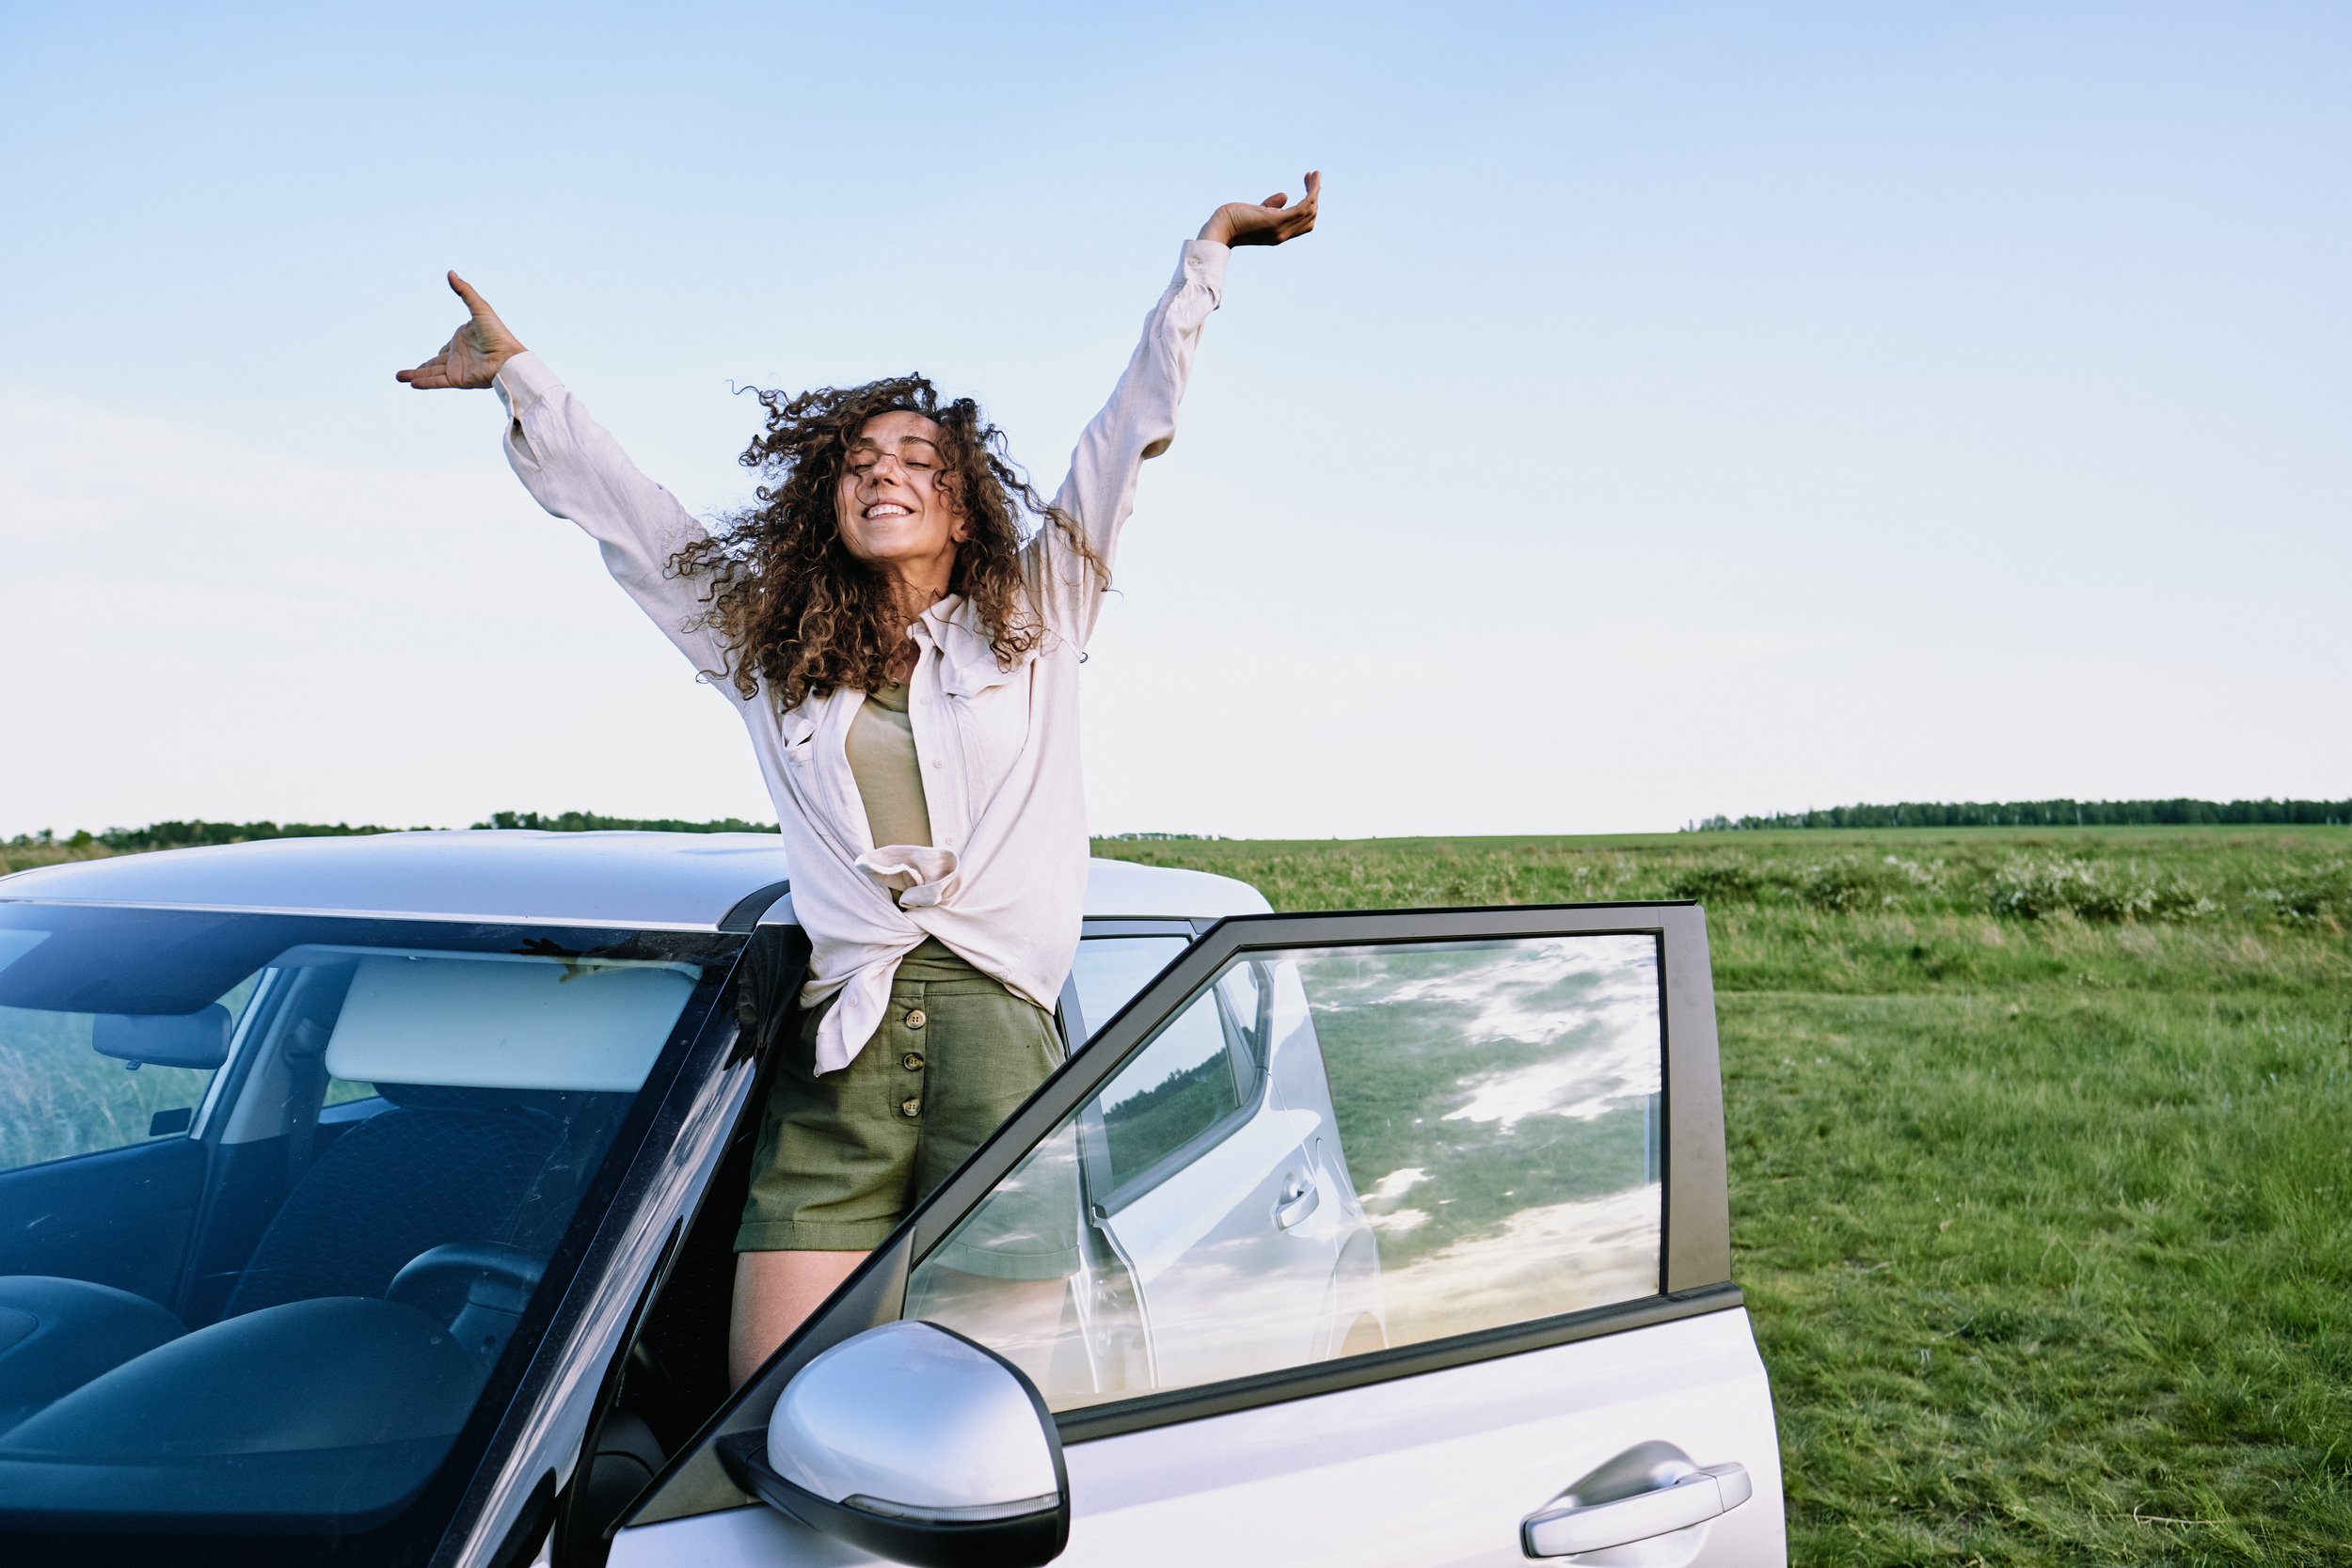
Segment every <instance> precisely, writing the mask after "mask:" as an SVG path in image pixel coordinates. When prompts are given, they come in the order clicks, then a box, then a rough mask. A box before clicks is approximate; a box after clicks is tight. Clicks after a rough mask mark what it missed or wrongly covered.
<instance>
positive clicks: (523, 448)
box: [491, 352, 743, 703]
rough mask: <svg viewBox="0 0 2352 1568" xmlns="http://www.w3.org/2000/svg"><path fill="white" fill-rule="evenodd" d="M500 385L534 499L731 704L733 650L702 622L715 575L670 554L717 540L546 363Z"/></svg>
mask: <svg viewBox="0 0 2352 1568" xmlns="http://www.w3.org/2000/svg"><path fill="white" fill-rule="evenodd" d="M491 385H492V386H493V387H494V388H496V389H497V392H498V395H499V399H500V401H501V403H503V404H505V405H506V436H505V445H506V461H507V463H508V465H509V466H510V467H513V468H514V470H515V475H516V478H518V479H520V480H521V481H522V482H523V487H524V488H525V489H527V490H529V491H530V492H531V495H532V499H534V500H536V501H537V502H538V503H539V504H540V505H541V506H543V507H545V508H546V509H547V510H548V512H549V513H551V514H553V515H556V516H558V517H562V518H564V519H565V520H567V521H569V522H572V523H576V524H578V525H579V526H580V530H581V531H583V532H585V533H586V534H587V535H588V536H589V537H590V538H592V539H594V540H596V546H597V547H598V549H600V550H601V551H602V552H603V554H604V564H605V569H606V570H607V571H609V572H611V573H612V579H613V580H614V581H615V582H617V583H619V584H620V585H621V588H622V590H623V591H624V592H625V593H627V594H628V596H629V597H630V598H632V599H634V600H636V601H637V605H638V608H639V609H641V610H644V612H645V613H646V615H648V616H649V617H651V618H652V620H653V622H654V624H655V625H656V626H660V628H661V630H662V633H663V635H664V636H666V637H668V638H669V640H670V641H671V642H673V643H674V644H675V645H676V647H677V649H678V651H679V652H680V653H683V654H684V655H685V656H686V657H688V658H690V659H691V660H692V661H693V663H694V667H695V669H697V670H699V671H701V672H702V673H705V674H706V675H707V676H709V677H710V678H711V684H712V685H713V686H716V687H717V688H718V689H720V690H721V691H722V692H723V693H725V694H726V695H727V696H728V697H729V698H730V699H731V700H734V701H736V702H738V703H739V702H741V701H742V700H743V699H742V696H741V694H740V693H739V692H738V691H737V690H736V689H735V685H734V683H733V682H732V681H730V680H728V679H727V678H726V674H725V672H726V669H727V650H726V646H725V644H724V642H723V641H722V640H721V639H720V637H719V635H718V633H717V632H715V631H713V630H712V629H710V628H709V627H707V626H697V625H695V623H696V622H697V621H698V620H699V619H700V618H701V617H702V615H703V614H704V612H705V611H706V610H708V609H709V604H708V601H707V598H706V597H705V593H706V588H707V584H708V583H709V581H710V579H709V578H679V577H676V576H674V575H672V573H671V571H670V558H671V557H672V556H674V555H675V554H676V553H677V552H678V551H679V550H681V549H684V548H685V547H686V546H689V545H691V544H696V543H699V542H700V541H702V540H703V539H705V538H707V536H708V534H707V530H705V529H704V527H703V526H702V524H701V523H700V522H698V521H696V520H695V517H694V515H693V514H691V513H690V512H688V511H687V510H686V508H685V507H683V506H681V505H680V504H678V499H677V498H676V497H675V496H673V495H671V494H670V492H669V491H667V490H665V489H663V488H662V487H661V486H660V485H659V484H656V483H654V482H653V481H652V480H650V479H647V478H646V477H645V476H644V474H643V473H641V472H639V471H638V468H637V465H636V464H634V463H632V462H630V461H629V458H628V453H627V452H625V451H622V450H621V445H620V443H619V442H617V441H615V440H614V439H613V438H612V436H610V435H609V434H607V433H606V431H605V428H604V427H603V426H602V425H600V424H598V423H596V420H593V419H591V418H590V417H589V415H588V410H587V408H586V407H585V406H583V405H582V404H581V403H580V400H579V399H578V398H576V397H574V396H572V394H571V392H570V391H569V390H568V389H566V388H565V387H564V383H563V382H561V381H559V380H558V379H556V375H555V372H552V371H550V370H548V367H547V365H546V363H545V362H544V361H542V360H541V359H540V357H539V356H537V355H535V354H532V353H528V352H526V353H522V354H517V355H516V356H514V357H513V358H511V359H509V360H507V361H506V363H505V364H504V365H502V366H501V367H500V368H499V372H498V375H497V377H496V379H495V380H494V381H493V382H492V383H491Z"/></svg>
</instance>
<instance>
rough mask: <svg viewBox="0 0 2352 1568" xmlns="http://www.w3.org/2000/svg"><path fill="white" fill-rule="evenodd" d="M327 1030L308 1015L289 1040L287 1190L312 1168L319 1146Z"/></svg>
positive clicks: (287, 1052)
mask: <svg viewBox="0 0 2352 1568" xmlns="http://www.w3.org/2000/svg"><path fill="white" fill-rule="evenodd" d="M326 1041H327V1030H326V1027H325V1026H324V1025H323V1024H321V1023H320V1022H318V1020H316V1019H311V1018H306V1019H304V1020H303V1021H302V1022H300V1023H297V1024H295V1025H294V1035H293V1037H292V1038H290V1039H288V1040H287V1041H286V1050H285V1055H284V1061H285V1066H286V1191H287V1192H288V1193H289V1194H291V1193H292V1192H293V1191H294V1185H295V1183H297V1182H299V1181H300V1180H302V1173H303V1172H304V1171H306V1170H309V1169H310V1154H311V1150H312V1149H314V1148H317V1146H318V1132H319V1112H320V1110H321V1108H322V1105H323V1102H324V1101H326Z"/></svg>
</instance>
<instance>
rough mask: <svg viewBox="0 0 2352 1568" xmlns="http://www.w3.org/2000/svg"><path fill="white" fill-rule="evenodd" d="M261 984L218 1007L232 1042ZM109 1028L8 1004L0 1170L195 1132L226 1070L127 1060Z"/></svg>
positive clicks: (79, 1016) (83, 1016)
mask: <svg viewBox="0 0 2352 1568" xmlns="http://www.w3.org/2000/svg"><path fill="white" fill-rule="evenodd" d="M28 950H29V948H28ZM253 985H254V981H253V977H251V976H248V977H247V978H246V979H244V980H242V981H240V982H239V983H238V984H237V985H235V986H233V987H231V988H230V990H228V991H226V992H225V993H224V994H222V995H221V996H219V997H218V998H216V999H215V1002H214V1003H213V1004H212V1006H216V1007H218V1008H219V1009H220V1014H219V1015H218V1017H217V1022H218V1025H219V1027H220V1029H221V1031H222V1038H223V1039H224V1040H225V1039H226V1038H227V1037H229V1035H230V1033H232V1032H233V1031H234V1029H235V1027H236V1024H237V1022H238V1021H239V1020H240V1018H241V1017H242V1016H243V1014H244V1011H245V1006H246V1002H247V1001H248V1000H249V999H250V998H251V996H252V994H253ZM105 1030H106V1024H105V1022H103V1020H102V1016H101V1015H99V1014H96V1013H91V1012H69V1011H48V1010H42V1009H35V1008H27V1007H0V1171H10V1170H21V1169H23V1168H24V1167H25V1166H27V1165H37V1164H43V1163H45V1162H47V1161H51V1160H63V1159H69V1158H71V1157H72V1156H73V1155H76V1154H95V1153H98V1152H100V1151H102V1150H104V1149H110V1148H128V1147H129V1146H131V1145H133V1144H139V1143H145V1142H148V1141H149V1140H150V1139H153V1138H163V1137H177V1136H184V1135H185V1134H186V1133H187V1132H188V1130H189V1129H190V1127H191V1126H192V1125H193V1124H194V1121H195V1117H196V1109H197V1107H198V1106H199V1104H201V1103H202V1102H203V1100H204V1092H205V1090H206V1089H207V1088H209V1087H211V1085H212V1082H213V1076H214V1074H215V1072H217V1071H218V1070H219V1069H218V1068H217V1067H173V1066H169V1065H167V1064H165V1063H162V1062H153V1061H146V1060H143V1059H141V1058H139V1057H136V1056H126V1055H121V1054H118V1052H119V1051H120V1050H121V1049H122V1047H121V1046H119V1045H117V1044H115V1043H114V1042H112V1041H109V1040H105V1039H102V1037H101V1036H102V1034H103V1032H105ZM102 1046H103V1047H104V1048H105V1049H102Z"/></svg>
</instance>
